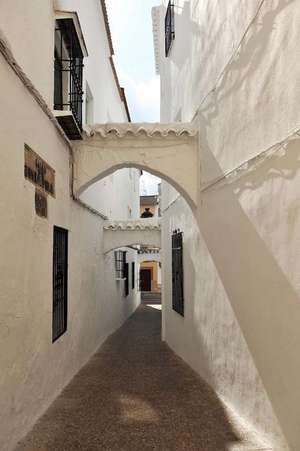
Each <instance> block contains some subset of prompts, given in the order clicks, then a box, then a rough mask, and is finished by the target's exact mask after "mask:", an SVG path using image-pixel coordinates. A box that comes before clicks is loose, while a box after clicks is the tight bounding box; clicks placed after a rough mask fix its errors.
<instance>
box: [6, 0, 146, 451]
mask: <svg viewBox="0 0 300 451" xmlns="http://www.w3.org/2000/svg"><path fill="white" fill-rule="evenodd" d="M32 3H36V2H32ZM1 6H3V8H0V11H1V13H0V17H1V19H0V21H1V24H2V17H3V15H2V11H3V10H4V9H5V7H6V6H7V3H6V5H5V6H4V5H1ZM33 6H34V5H33V4H30V5H29V4H28V2H27V3H26V7H27V8H30V9H31V10H32V9H34V7H33ZM31 19H34V20H33V22H34V23H32V24H31V26H32V27H33V28H34V24H35V19H36V18H35V15H34V14H33V16H31V18H30V20H31ZM46 19H47V20H46ZM46 19H45V17H44V16H42V15H41V16H40V17H39V21H44V22H45V23H44V25H45V27H46V29H47V26H48V25H47V24H48V19H49V18H48V16H47V17H46ZM13 20H14V16H13V15H12V16H11V17H10V21H11V22H12V21H13ZM39 21H38V20H36V23H38V27H40V22H39ZM51 24H53V21H52V18H51ZM6 28H7V30H10V29H11V27H10V26H9V24H7V27H6ZM33 32H34V31H33V30H32V33H33ZM18 39H20V36H19V37H18ZM37 41H38V40H37ZM51 42H52V41H51ZM26 51H27V54H28V53H29V50H28V49H27V50H26ZM36 61H40V59H39V58H36ZM24 66H26V61H24ZM49 70H50V69H49ZM52 75H53V67H52V59H51V77H52ZM40 77H41V78H42V79H43V80H45V79H44V78H43V77H42V75H40ZM38 78H39V77H38ZM0 79H1V110H0V136H1V148H0V151H1V158H2V160H1V161H2V162H1V165H0V179H1V194H0V211H1V234H0V249H1V254H0V274H1V276H0V280H1V292H0V337H1V340H0V368H1V372H0V406H1V408H0V449H1V450H5V451H10V450H12V449H13V448H14V446H15V444H16V442H17V440H18V439H20V438H21V437H22V436H23V435H24V434H25V433H26V432H27V431H28V430H29V429H30V427H31V426H32V425H33V423H34V422H35V420H36V419H37V418H38V417H39V416H40V415H41V414H42V413H43V412H44V411H45V409H46V408H47V407H48V406H49V404H50V403H51V402H52V401H53V400H54V398H55V397H56V396H57V395H58V393H59V392H60V391H61V389H62V388H63V387H64V386H65V385H66V384H67V383H68V382H69V381H70V379H71V378H72V377H73V376H74V374H75V373H76V372H77V371H78V370H79V369H80V367H81V366H82V365H83V364H84V363H85V362H86V361H87V360H88V359H89V357H90V356H91V355H92V354H93V353H94V352H95V350H96V349H97V348H98V347H99V346H100V345H101V343H102V342H103V340H104V339H105V338H106V337H107V335H108V334H110V333H111V332H113V331H114V330H115V329H116V328H117V327H119V326H120V325H121V324H122V322H123V321H124V320H125V319H126V318H127V317H128V316H129V315H130V314H131V313H132V312H133V311H134V310H135V308H136V307H137V305H138V303H139V296H138V293H137V290H135V291H134V292H132V291H131V294H130V296H129V297H127V298H126V299H125V298H124V297H123V294H122V292H121V289H120V287H119V286H118V284H117V283H116V282H115V280H114V262H113V260H112V256H110V257H106V258H105V257H104V256H103V252H102V230H103V220H102V219H101V218H100V217H98V216H96V215H94V214H91V213H90V212H89V211H87V210H86V209H84V208H82V207H81V206H80V205H78V204H77V203H75V202H74V201H72V200H71V198H70V191H69V186H70V178H69V177H70V157H69V150H68V147H67V146H66V144H65V142H64V141H63V140H62V138H61V137H60V135H59V134H58V132H57V130H56V129H55V127H54V126H53V124H51V122H50V121H49V119H48V117H47V116H46V115H45V114H44V113H43V112H42V110H41V109H40V107H39V106H38V104H37V103H36V102H35V100H34V99H33V98H32V97H31V95H30V94H29V93H28V91H27V90H26V89H25V88H24V86H23V84H22V83H21V81H20V80H19V79H18V77H17V76H16V75H15V73H14V72H13V71H12V70H11V69H10V67H9V66H8V64H7V63H6V62H5V61H4V60H3V58H2V56H1V57H0ZM24 143H27V144H28V145H29V146H30V147H32V148H33V149H34V150H35V151H36V152H37V153H38V154H39V155H40V156H41V157H42V158H44V159H45V160H46V161H47V162H48V163H49V164H50V165H51V166H52V167H53V168H54V169H55V171H56V198H55V199H52V198H51V197H49V199H48V209H49V212H48V219H47V220H46V219H41V218H39V217H37V216H36V214H35V211H34V186H33V185H32V184H31V183H30V182H28V181H25V179H24ZM53 225H58V226H61V227H64V228H66V229H68V230H69V298H68V299H69V303H68V308H69V314H68V330H67V332H66V333H65V334H64V335H63V336H62V337H61V338H60V339H59V340H58V341H57V342H55V343H54V344H52V257H53V249H52V246H53V243H52V239H53V238H52V237H53ZM129 259H130V260H131V261H132V260H134V259H135V256H134V255H131V254H130V255H129Z"/></svg>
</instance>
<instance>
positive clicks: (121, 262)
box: [115, 251, 126, 279]
mask: <svg viewBox="0 0 300 451" xmlns="http://www.w3.org/2000/svg"><path fill="white" fill-rule="evenodd" d="M125 264H126V251H115V270H116V279H124V278H125Z"/></svg>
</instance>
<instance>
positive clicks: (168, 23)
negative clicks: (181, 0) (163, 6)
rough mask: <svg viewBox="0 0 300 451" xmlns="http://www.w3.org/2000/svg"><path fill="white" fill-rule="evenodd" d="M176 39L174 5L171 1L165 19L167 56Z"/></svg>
mask: <svg viewBox="0 0 300 451" xmlns="http://www.w3.org/2000/svg"><path fill="white" fill-rule="evenodd" d="M174 39H175V12H174V4H173V3H172V1H171V0H170V1H169V4H168V7H167V12H166V17H165V54H166V57H167V56H169V54H170V50H171V47H172V43H173V41H174Z"/></svg>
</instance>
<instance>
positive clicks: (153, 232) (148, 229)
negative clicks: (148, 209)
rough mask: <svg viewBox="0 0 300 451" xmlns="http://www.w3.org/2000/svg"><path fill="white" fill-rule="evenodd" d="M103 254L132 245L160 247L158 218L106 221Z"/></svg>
mask: <svg viewBox="0 0 300 451" xmlns="http://www.w3.org/2000/svg"><path fill="white" fill-rule="evenodd" d="M103 233H104V240H103V252H104V254H107V253H108V252H111V251H113V250H115V249H119V248H121V247H130V246H134V245H140V246H149V247H154V248H160V247H161V227H160V221H159V219H158V218H150V219H141V220H135V221H134V220H132V221H107V222H106V223H105V225H104V227H103Z"/></svg>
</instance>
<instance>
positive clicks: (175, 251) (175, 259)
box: [172, 230, 184, 316]
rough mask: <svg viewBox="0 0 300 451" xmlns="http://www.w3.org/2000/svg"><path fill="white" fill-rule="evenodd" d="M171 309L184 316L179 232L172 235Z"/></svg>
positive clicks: (181, 245) (181, 241) (181, 254)
mask: <svg viewBox="0 0 300 451" xmlns="http://www.w3.org/2000/svg"><path fill="white" fill-rule="evenodd" d="M172 307H173V310H175V312H177V313H179V314H180V315H182V316H184V287H183V234H182V232H180V231H179V230H174V232H173V234H172Z"/></svg>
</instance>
